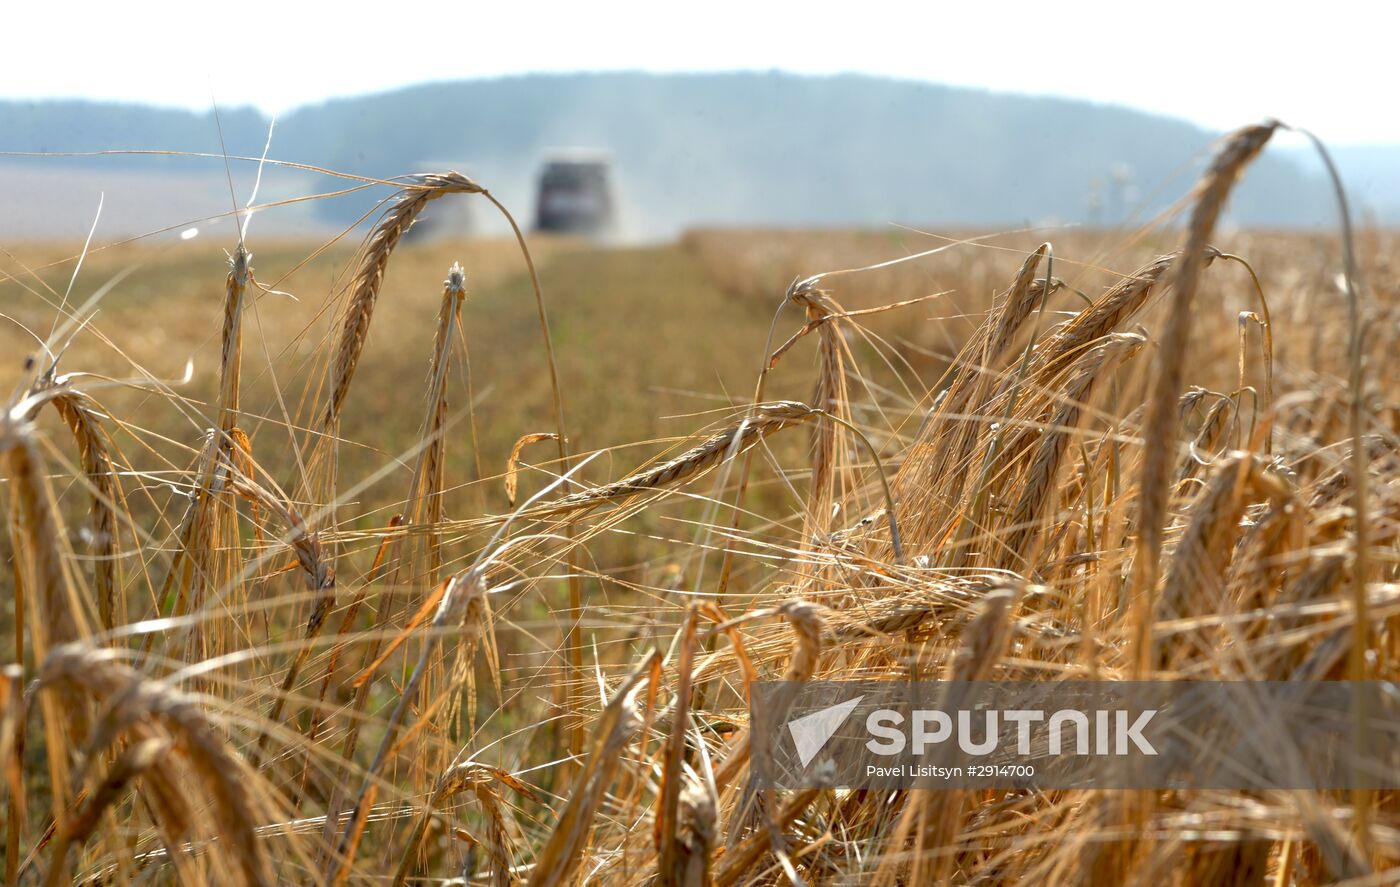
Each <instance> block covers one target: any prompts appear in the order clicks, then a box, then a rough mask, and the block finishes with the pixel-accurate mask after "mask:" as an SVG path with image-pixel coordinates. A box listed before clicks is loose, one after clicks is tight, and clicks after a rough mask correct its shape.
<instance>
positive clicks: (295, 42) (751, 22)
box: [0, 0, 1400, 144]
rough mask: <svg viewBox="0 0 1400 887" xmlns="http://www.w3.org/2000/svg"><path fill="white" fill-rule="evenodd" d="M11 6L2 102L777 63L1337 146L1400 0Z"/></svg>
mask: <svg viewBox="0 0 1400 887" xmlns="http://www.w3.org/2000/svg"><path fill="white" fill-rule="evenodd" d="M6 7H7V8H6V10H5V14H4V30H5V36H6V39H5V41H4V47H3V50H0V97H11V98H32V97H49V96H64V97H74V96H79V97H89V98H100V99H119V100H127V101H141V102H150V103H155V104H162V105H177V106H183V107H189V108H199V109H205V108H208V107H209V106H210V96H211V91H212V95H213V96H214V97H215V98H217V100H218V101H219V103H220V104H221V105H236V104H253V105H257V106H259V107H260V108H263V109H264V110H267V111H271V112H278V111H282V110H285V109H287V108H290V107H294V106H296V105H299V104H304V103H307V102H315V101H319V100H322V99H325V98H329V97H331V96H342V95H354V94H357V93H363V92H372V91H380V90H385V89H390V88H393V87H396V86H401V85H405V84H409V83H416V82H421V81H424V80H445V79H457V78H466V77H483V76H496V75H502V74H517V73H523V72H528V71H546V70H549V71H575V70H616V69H640V70H648V71H677V70H681V71H714V70H730V69H736V68H743V69H767V68H779V69H782V70H787V71H796V72H805V73H835V72H843V71H854V72H861V73H868V74H879V75H888V76H894V77H904V78H913V79H919V80H929V81H936V82H941V83H950V84H959V85H968V86H979V87H986V88H990V89H996V90H1008V91H1015V92H1030V93H1048V94H1055V95H1063V96H1072V97H1078V98H1085V99H1091V100H1095V101H1101V102H1113V103H1118V104H1125V105H1132V106H1135V107H1139V108H1144V109H1147V110H1150V111H1156V112H1160V113H1166V114H1172V115H1176V116H1180V117H1185V118H1188V119H1191V120H1194V121H1196V122H1198V123H1201V124H1204V125H1206V126H1210V127H1213V128H1217V129H1228V128H1231V127H1233V126H1236V125H1239V124H1241V123H1245V122H1249V121H1253V120H1256V119H1258V118H1261V117H1264V116H1276V117H1280V118H1282V119H1283V120H1284V121H1286V122H1289V123H1293V124H1295V125H1299V126H1306V127H1309V128H1311V129H1313V130H1315V131H1316V132H1317V133H1318V134H1320V135H1321V136H1322V137H1323V138H1325V139H1327V140H1329V141H1332V142H1334V143H1338V144H1343V143H1370V142H1400V115H1396V114H1394V113H1392V111H1393V106H1394V103H1395V99H1394V92H1393V86H1394V84H1395V83H1396V81H1397V79H1400V78H1397V76H1396V74H1395V70H1394V58H1395V52H1394V44H1395V40H1396V29H1395V26H1396V25H1397V24H1400V4H1390V3H1387V2H1384V0H1372V2H1353V0H1330V2H1327V3H1309V4H1303V3H1289V2H1277V0H1276V2H1271V3H1256V2H1236V0H1214V2H1199V0H1171V2H1166V3H1143V2H1133V0H1119V2H1114V3H1101V4H1100V3H1079V2H1064V0H1061V2H1057V3H1028V2H1027V3H1022V2H1006V0H957V2H955V3H941V2H917V3H903V4H899V3H887V2H878V0H860V2H832V3H821V2H818V0H814V2H808V3H786V2H784V3H768V2H763V0H748V2H728V0H720V2H716V0H710V2H703V3H667V2H661V0H652V2H595V0H578V2H571V3H566V4H565V3H561V4H558V5H557V6H556V5H553V4H545V3H538V2H535V3H530V2H524V3H522V2H514V3H512V2H508V0H507V2H499V0H498V2H492V3H489V4H474V3H470V2H458V3H446V2H434V0H427V2H417V0H397V2H388V3H382V2H381V3H375V4H350V3H337V4H328V3H310V2H305V0H278V2H271V0H238V2H236V3H212V2H206V0H189V2H180V3H175V2H168V0H152V2H137V3H122V2H116V3H101V4H99V3H96V2H93V3H83V4H81V5H77V4H71V5H70V4H67V3H62V2H53V0H49V2H44V0H17V2H13V3H9V4H6ZM362 10H363V11H362ZM211 85H212V90H211Z"/></svg>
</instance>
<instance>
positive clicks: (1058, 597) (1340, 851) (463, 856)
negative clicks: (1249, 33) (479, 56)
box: [0, 124, 1400, 887]
mask: <svg viewBox="0 0 1400 887" xmlns="http://www.w3.org/2000/svg"><path fill="white" fill-rule="evenodd" d="M1274 129H1275V126H1274V125H1273V124H1264V125H1259V126H1253V127H1246V128H1244V129H1241V130H1239V131H1237V132H1235V133H1233V134H1231V135H1230V136H1228V137H1227V138H1225V139H1223V140H1222V141H1221V143H1220V144H1219V145H1218V146H1217V153H1216V154H1215V156H1214V158H1213V160H1212V161H1211V163H1210V164H1209V166H1208V168H1207V169H1206V170H1205V171H1204V173H1203V174H1202V176H1201V179H1200V182H1199V184H1198V185H1197V187H1196V189H1195V191H1194V192H1192V193H1191V194H1189V195H1186V196H1185V197H1183V199H1182V201H1181V202H1180V204H1179V206H1178V208H1179V212H1178V213H1176V214H1175V215H1173V216H1172V217H1168V218H1162V219H1158V220H1156V221H1154V223H1153V224H1151V225H1149V226H1145V227H1143V228H1141V229H1137V230H1116V231H1102V232H1095V231H1068V232H1064V231H1055V232H1050V233H1048V234H1046V233H1044V232H1037V231H1025V232H1009V233H998V234H990V233H974V234H958V235H946V234H933V233H930V232H920V231H912V230H903V229H901V230H896V231H891V232H878V233H871V232H843V231H733V230H697V231H692V232H690V233H688V234H686V235H685V236H684V237H683V238H682V239H681V240H680V241H679V242H677V243H675V244H667V245H661V246H653V247H635V248H616V249H599V248H597V247H594V246H591V245H589V244H586V243H583V242H578V241H572V240H569V239H563V238H536V237H534V236H530V237H525V236H523V235H522V236H521V237H520V238H519V239H507V240H503V241H494V240H472V241H464V240H454V239H447V240H438V241H432V242H421V243H420V242H411V241H403V242H401V239H402V238H403V237H404V235H405V233H406V232H407V231H408V230H409V228H410V227H411V225H412V223H413V222H414V221H415V220H416V219H418V218H419V217H422V216H428V215H431V214H432V213H433V212H434V211H435V209H436V208H437V205H438V202H439V201H460V200H475V201H482V202H484V203H486V204H488V205H490V204H494V202H495V198H494V197H493V196H492V195H491V194H490V192H489V191H488V190H487V189H486V188H483V187H482V185H481V184H478V183H476V182H474V181H472V180H471V179H468V178H466V177H465V176H462V175H460V174H458V173H451V172H444V173H442V174H439V175H430V176H413V177H406V178H404V179H401V180H396V181H394V182H390V183H381V184H382V185H384V186H387V187H389V188H392V189H393V195H392V196H391V197H390V198H388V199H387V200H386V202H385V203H384V204H383V206H382V207H381V212H380V213H379V214H378V215H377V216H376V217H375V218H373V219H372V220H371V227H369V229H368V230H362V229H355V230H353V231H350V232H347V234H346V235H345V236H344V237H342V238H340V239H339V240H337V241H335V242H333V243H329V244H323V243H310V242H307V243H300V242H295V241H285V240H281V241H271V242H268V243H266V244H262V243H260V242H259V239H258V237H257V230H258V229H257V226H256V224H254V225H252V226H251V227H250V228H249V229H248V235H247V236H246V237H242V236H239V237H231V238H230V239H229V240H228V241H227V242H219V243H213V242H207V241H208V238H205V237H203V236H201V238H197V239H196V240H195V241H194V242H191V243H188V244H186V243H184V242H181V241H178V240H176V239H169V238H167V239H159V238H152V239H150V240H149V241H138V242H134V243H126V244H118V245H110V246H103V245H97V246H96V247H94V246H89V247H88V248H86V249H83V248H80V247H81V245H80V244H79V245H74V244H55V245H49V244H44V245H38V244H32V245H27V246H25V247H24V248H23V249H19V248H16V249H15V250H7V251H5V252H4V253H0V295H3V296H4V303H5V305H6V308H5V309H4V315H5V316H4V318H3V323H4V328H3V330H0V342H3V344H4V353H5V354H6V355H8V357H6V359H5V363H4V366H3V369H0V372H3V373H4V374H5V381H6V382H7V384H8V388H9V390H10V392H11V395H10V400H9V402H8V405H7V408H6V411H5V413H4V417H3V419H0V463H3V476H4V479H5V483H4V500H5V502H6V505H7V508H6V515H7V534H6V536H5V542H4V543H3V544H4V553H5V567H4V568H3V573H4V576H3V579H0V589H3V592H4V606H3V608H0V636H3V638H4V640H3V642H0V643H3V646H0V659H3V665H4V667H5V670H4V672H3V676H0V762H3V772H4V775H5V779H4V786H3V792H4V796H5V805H4V830H3V832H4V833H3V838H2V839H3V841H4V842H5V850H4V855H5V868H4V873H5V883H6V884H66V883H82V884H98V883H101V884H133V883H180V884H225V883H246V884H256V885H271V884H352V883H353V884H395V885H398V884H429V883H473V884H476V883H485V884H492V885H506V884H515V883H521V884H531V885H564V884H581V883H590V884H591V883H597V884H618V885H622V884H661V885H677V887H680V885H685V887H698V885H723V887H727V885H735V884H802V883H806V884H865V883H870V884H882V885H900V884H911V885H912V884H924V883H958V884H964V883H966V884H971V883H977V884H1020V883H1032V884H1034V883H1050V884H1083V885H1090V884H1095V885H1097V884H1120V883H1121V884H1143V885H1156V884H1183V885H1185V884H1258V885H1264V884H1270V885H1279V887H1283V885H1314V884H1325V883H1326V884H1330V883H1347V884H1354V885H1362V884H1368V885H1369V884H1385V883H1393V882H1395V881H1400V797H1397V796H1396V795H1394V794H1393V793H1387V792H1352V793H1346V792H1283V791H1278V792H1258V793H1249V794H1245V793H1240V792H1222V791H1190V792H1187V791H1145V790H1140V791H1121V792H1114V791H1058V792H1041V791H1029V790H1027V791H944V792H923V791H909V792H870V791H848V790H838V789H822V790H818V789H812V790H807V791H799V792H788V793H774V792H763V793H758V794H755V793H753V792H751V791H747V790H746V784H747V780H748V769H749V749H750V745H749V735H748V720H749V709H748V696H749V687H750V685H751V684H752V683H753V682H754V681H757V680H762V679H777V678H783V679H787V680H795V681H808V680H815V679H879V680H908V679H911V678H917V677H920V676H922V677H925V678H928V677H943V678H948V679H958V680H989V679H998V680H1002V679H1007V680H1009V679H1018V680H1044V681H1055V680H1065V679H1091V680H1104V681H1112V680H1126V679H1146V678H1152V679H1163V680H1195V679H1202V678H1217V679H1252V680H1303V681H1321V680H1337V679H1352V680H1356V679H1379V680H1393V679H1395V678H1396V677H1397V676H1400V675H1397V669H1396V659H1395V658H1394V656H1393V655H1392V654H1393V653H1395V652H1396V634H1395V632H1394V631H1393V630H1392V629H1394V628H1395V627H1396V625H1397V623H1396V617H1397V616H1400V593H1397V591H1398V589H1400V587H1398V586H1397V585H1396V578H1397V560H1396V542H1397V539H1396V533H1395V530H1396V527H1397V518H1400V439H1397V434H1400V401H1398V400H1396V399H1395V398H1394V397H1393V393H1394V392H1395V391H1396V390H1400V389H1397V382H1400V378H1398V376H1400V363H1397V362H1396V361H1395V360H1394V359H1393V354H1394V353H1395V352H1394V351H1392V350H1391V349H1392V348H1393V347H1400V277H1397V270H1396V261H1397V258H1396V257H1397V256H1400V251H1397V250H1400V244H1397V243H1396V241H1395V239H1394V237H1393V236H1392V235H1390V234H1388V233H1387V232H1384V231H1373V230H1369V229H1363V230H1359V231H1353V230H1352V229H1351V226H1350V222H1349V221H1346V220H1345V216H1344V215H1342V214H1341V213H1340V212H1339V218H1340V219H1342V220H1343V221H1337V220H1320V221H1321V222H1322V223H1325V225H1321V226H1320V227H1319V228H1318V230H1317V231H1315V232H1307V233H1302V232H1268V231H1237V230H1226V229H1223V228H1222V226H1221V225H1220V218H1221V213H1222V210H1223V208H1224V207H1225V205H1226V204H1227V202H1228V199H1229V192H1230V189H1231V187H1232V186H1233V185H1234V184H1235V182H1236V181H1237V180H1238V179H1239V178H1240V176H1242V175H1247V174H1248V164H1249V162H1250V161H1251V160H1252V159H1253V158H1254V156H1255V155H1257V154H1258V152H1259V151H1260V150H1261V149H1262V148H1263V146H1264V144H1265V143H1266V142H1267V141H1268V140H1269V138H1270V137H1271V135H1273V133H1274ZM485 184H487V185H489V183H485ZM492 208H493V209H498V210H499V211H501V212H505V210H506V208H505V207H500V206H499V205H496V206H495V207H492ZM178 221H180V220H172V224H174V223H175V222H178Z"/></svg>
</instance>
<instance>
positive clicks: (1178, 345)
mask: <svg viewBox="0 0 1400 887" xmlns="http://www.w3.org/2000/svg"><path fill="white" fill-rule="evenodd" d="M1278 126H1279V124H1278V123H1277V122H1276V121H1271V122H1268V123H1264V124H1259V125H1256V126H1248V127H1245V128H1244V129H1240V130H1237V131H1236V132H1235V133H1233V134H1232V135H1231V136H1230V137H1229V138H1228V139H1226V141H1225V143H1224V145H1223V146H1222V147H1221V149H1220V151H1219V152H1218V153H1217V154H1216V156H1215V159H1214V161H1213V162H1212V163H1211V167H1210V169H1209V170H1207V172H1206V174H1205V176H1204V177H1203V178H1202V179H1201V183H1200V185H1199V187H1198V188H1197V192H1196V205H1195V209H1194V210H1193V212H1192V214H1191V223H1190V226H1189V228H1188V229H1187V239H1186V246H1185V247H1184V248H1183V250H1182V252H1181V255H1180V256H1179V257H1178V258H1177V260H1176V261H1175V262H1174V263H1173V265H1172V268H1173V270H1172V278H1171V283H1172V300H1171V304H1170V311H1169V312H1168V314H1167V321H1166V329H1165V330H1164V331H1163V333H1162V337H1161V342H1160V348H1159V351H1158V358H1157V371H1156V374H1155V377H1154V379H1153V382H1152V388H1151V391H1150V392H1149V395H1148V399H1147V418H1146V422H1145V424H1144V427H1143V436H1144V438H1145V439H1146V440H1148V441H1151V446H1150V447H1149V448H1148V449H1147V451H1146V453H1145V456H1144V458H1143V461H1142V470H1141V473H1140V481H1139V484H1138V487H1139V493H1138V496H1139V503H1138V541H1137V549H1136V555H1135V557H1134V559H1133V595H1134V599H1135V601H1134V608H1135V610H1136V613H1135V618H1134V620H1133V622H1134V625H1133V631H1134V645H1135V654H1134V669H1135V671H1134V674H1135V675H1137V676H1139V677H1140V676H1142V675H1144V674H1146V672H1147V669H1148V668H1149V667H1150V663H1151V662H1152V660H1153V653H1152V649H1151V645H1152V636H1151V631H1150V623H1151V620H1152V614H1153V613H1154V612H1156V594H1157V590H1156V586H1157V581H1158V577H1159V576H1160V575H1161V574H1160V559H1161V553H1162V525H1163V523H1164V519H1165V517H1166V511H1167V497H1168V495H1169V493H1170V490H1169V486H1168V485H1169V481H1170V469H1171V466H1172V464H1173V462H1174V459H1175V455H1176V440H1177V422H1176V415H1175V407H1176V403H1177V398H1178V397H1179V396H1180V395H1181V389H1182V378H1183V376H1184V374H1185V371H1186V359H1187V350H1188V347H1189V345H1190V336H1191V325H1192V321H1193V320H1194V319H1195V318H1194V314H1193V311H1192V308H1193V303H1194V301H1195V298H1196V290H1197V288H1198V286H1199V284H1200V276H1201V271H1202V269H1203V268H1204V267H1205V265H1206V264H1207V263H1208V262H1209V260H1210V255H1209V254H1208V252H1207V250H1208V247H1207V244H1208V243H1209V241H1210V237H1211V234H1212V233H1213V232H1214V230H1215V223H1216V221H1217V220H1218V219H1219V218H1220V213H1221V211H1222V210H1223V209H1224V208H1225V201H1226V199H1227V198H1228V197H1229V194H1230V190H1231V189H1232V188H1233V187H1234V184H1235V182H1236V180H1237V179H1238V178H1239V176H1240V174H1241V173H1242V172H1243V171H1244V168H1245V167H1246V166H1248V165H1249V163H1250V161H1252V160H1253V159H1254V158H1255V157H1257V156H1258V155H1259V152H1261V151H1262V150H1264V145H1265V144H1267V143H1268V141H1269V137H1270V136H1272V135H1273V134H1274V130H1276V129H1277V128H1278Z"/></svg>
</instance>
